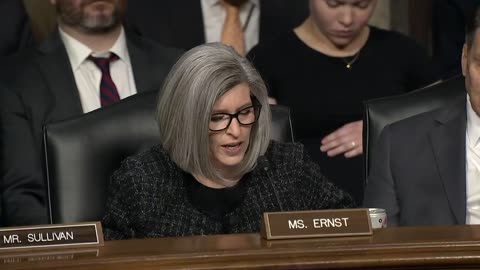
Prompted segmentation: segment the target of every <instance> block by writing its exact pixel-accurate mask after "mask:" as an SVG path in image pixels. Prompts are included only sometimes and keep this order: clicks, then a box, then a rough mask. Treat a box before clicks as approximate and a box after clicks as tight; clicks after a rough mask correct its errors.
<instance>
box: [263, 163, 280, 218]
mask: <svg viewBox="0 0 480 270" xmlns="http://www.w3.org/2000/svg"><path fill="white" fill-rule="evenodd" d="M257 166H259V168H261V169H262V170H264V171H265V174H266V175H267V179H268V182H269V183H270V185H271V186H272V189H273V194H274V195H275V199H276V201H277V204H278V206H279V207H280V211H282V212H283V206H282V202H281V201H280V195H279V194H278V191H277V188H276V187H275V184H274V183H273V180H272V176H271V174H270V161H268V159H267V158H266V157H265V156H260V157H259V158H258V160H257Z"/></svg>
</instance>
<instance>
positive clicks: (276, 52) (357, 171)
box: [248, 27, 437, 202]
mask: <svg viewBox="0 0 480 270" xmlns="http://www.w3.org/2000/svg"><path fill="white" fill-rule="evenodd" d="M248 57H249V58H250V59H251V60H252V62H253V63H254V65H255V66H256V68H257V69H258V71H259V72H260V73H261V75H262V77H263V79H264V80H265V82H266V84H267V87H268V89H269V93H270V95H271V96H272V97H274V98H276V99H277V101H278V103H279V104H283V105H287V106H289V107H290V108H291V110H292V117H293V126H294V129H295V130H294V131H295V135H296V137H297V140H300V141H301V142H303V143H304V144H305V146H306V149H307V151H308V152H309V153H310V156H311V157H312V158H313V159H314V160H316V161H317V162H319V163H320V165H321V167H322V169H323V172H324V174H325V175H326V176H327V177H328V178H329V179H332V181H335V182H336V183H337V184H338V185H340V187H343V188H345V190H347V191H348V192H349V193H350V194H352V195H353V196H354V197H355V199H356V201H357V202H360V201H361V197H362V194H363V172H362V157H357V158H353V159H346V158H344V157H343V156H338V157H335V158H329V157H328V156H327V155H326V154H323V153H321V152H320V150H319V148H320V142H321V139H322V138H323V137H324V136H325V135H327V134H329V133H331V132H332V131H334V130H336V129H337V128H339V127H341V126H342V125H344V124H346V123H349V122H353V121H357V120H361V119H362V116H363V101H365V100H368V99H373V98H379V97H384V96H391V95H396V94H402V93H405V92H407V91H410V90H413V89H416V88H419V87H422V86H425V85H428V84H430V83H432V82H434V81H435V80H436V79H437V72H436V70H435V67H434V66H432V64H431V62H430V59H429V58H428V56H427V54H426V52H425V51H424V50H423V49H422V48H420V47H419V46H418V45H417V44H416V43H415V42H413V41H412V40H410V39H409V38H407V37H405V36H403V35H401V34H399V33H396V32H392V31H384V30H381V29H378V28H375V27H371V31H370V36H369V38H368V41H367V43H366V44H365V46H364V47H363V48H362V49H361V51H360V54H359V55H358V58H357V59H356V60H355V61H354V63H353V64H352V68H351V69H347V68H346V62H349V61H351V60H353V58H354V57H355V56H352V57H350V58H348V57H347V58H341V57H331V56H328V55H325V54H323V53H321V52H318V51H316V50H314V49H312V48H310V47H308V46H307V45H306V44H305V43H303V41H301V40H300V39H299V38H298V37H297V35H296V34H295V33H294V32H293V31H291V32H289V33H288V34H286V35H284V36H283V37H281V38H279V39H277V40H275V41H274V42H272V43H263V44H260V45H258V46H257V47H255V48H254V49H252V51H251V52H250V53H249V55H248Z"/></svg>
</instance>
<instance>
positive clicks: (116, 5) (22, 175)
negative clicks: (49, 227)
mask: <svg viewBox="0 0 480 270" xmlns="http://www.w3.org/2000/svg"><path fill="white" fill-rule="evenodd" d="M51 3H52V4H53V5H55V7H56V9H57V18H58V31H57V32H55V33H54V34H53V35H52V36H51V37H50V38H49V39H48V40H46V41H45V42H44V43H43V44H41V45H40V46H39V47H38V48H35V49H32V50H31V51H28V52H26V53H25V54H22V55H19V56H18V58H17V59H14V60H16V61H12V62H11V63H10V64H11V68H14V66H15V67H16V68H17V69H18V72H16V76H14V77H12V78H9V80H8V82H6V83H5V84H6V85H5V86H6V89H4V90H3V91H0V123H1V125H0V150H1V151H2V152H1V156H2V157H5V158H2V164H1V177H2V178H3V184H2V189H1V194H2V195H1V197H2V207H3V209H2V219H3V225H7V226H8V225H27V224H44V223H48V222H49V220H48V215H47V195H46V183H45V173H46V172H45V169H44V165H43V164H44V158H43V155H42V153H43V151H42V149H43V143H42V142H43V141H42V128H43V126H44V125H45V124H46V123H50V122H55V121H59V120H63V119H67V118H71V117H75V116H78V115H80V114H82V113H87V112H89V111H92V110H95V109H99V108H101V107H105V106H108V105H110V104H112V103H115V102H117V101H119V100H120V99H122V98H125V97H127V96H130V95H133V94H135V93H137V92H142V91H153V90H157V89H160V87H161V84H162V82H163V78H164V77H165V76H166V74H167V72H168V71H169V69H170V67H171V66H172V65H173V64H174V63H175V61H176V60H177V58H178V56H179V55H180V51H178V50H177V49H171V48H167V47H163V46H160V45H157V44H156V43H154V42H151V41H148V40H146V39H143V38H140V37H137V36H135V35H133V34H132V33H128V32H126V31H124V28H123V26H122V21H123V18H124V15H125V12H126V5H127V1H126V0H110V1H90V0H51ZM2 64H5V63H2Z"/></svg>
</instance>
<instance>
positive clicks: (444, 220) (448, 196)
mask: <svg viewBox="0 0 480 270" xmlns="http://www.w3.org/2000/svg"><path fill="white" fill-rule="evenodd" d="M465 97H466V96H465V95H464V96H461V97H459V98H457V99H455V100H454V101H453V102H452V103H451V105H450V106H447V107H443V108H441V109H438V110H434V111H430V112H426V113H423V114H419V115H417V116H414V117H411V118H407V119H405V120H402V121H399V122H396V123H393V124H391V125H389V126H387V127H385V128H384V130H383V131H382V134H381V135H380V139H379V143H378V146H377V147H376V148H375V149H373V150H374V151H375V153H376V154H375V156H374V157H373V158H374V160H372V163H371V166H372V167H371V171H370V175H369V176H368V184H367V187H366V191H365V199H364V205H365V206H367V207H377V208H384V209H386V211H387V216H388V226H397V225H400V226H403V225H450V224H465V216H466V191H465V188H466V172H465V164H466V163H465V153H466V152H465V131H466V119H467V116H466V98H465Z"/></svg>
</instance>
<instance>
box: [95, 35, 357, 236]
mask: <svg viewBox="0 0 480 270" xmlns="http://www.w3.org/2000/svg"><path fill="white" fill-rule="evenodd" d="M157 119H158V125H159V128H160V136H159V139H160V140H159V141H160V143H161V145H158V146H155V147H153V148H151V149H150V150H149V151H146V152H144V153H142V154H139V155H136V156H133V157H130V158H127V159H126V160H125V161H124V162H123V163H122V166H121V168H120V169H119V170H118V171H116V172H115V173H114V175H113V176H112V179H111V183H110V185H109V187H108V189H109V192H108V199H107V210H106V215H105V217H104V220H103V226H104V228H105V235H106V238H107V239H125V238H147V237H160V236H185V235H208V234H225V233H249V232H259V231H260V219H261V216H262V213H263V212H270V211H292V210H308V209H325V208H327V209H328V208H345V207H353V205H354V204H353V200H352V199H351V197H350V196H349V195H347V194H346V193H344V192H343V191H341V190H339V189H338V188H337V187H335V186H334V185H333V184H332V183H330V182H329V181H328V180H327V179H326V178H325V177H323V175H322V174H321V173H320V168H319V166H318V165H317V164H316V163H314V162H311V161H310V160H309V159H308V158H307V157H306V156H305V152H304V149H303V146H302V145H301V144H293V143H277V142H271V141H270V125H271V123H270V121H271V115H270V108H269V105H268V95H267V90H266V88H265V85H264V83H263V81H262V79H261V77H260V75H259V74H258V73H257V72H256V70H255V69H254V68H253V67H252V66H251V65H250V64H249V62H248V61H247V60H246V59H245V58H243V57H241V56H240V55H239V54H237V53H236V52H235V51H234V50H233V49H232V48H231V47H227V46H225V45H221V44H206V45H201V46H199V47H196V48H193V49H191V50H190V51H188V52H187V53H185V54H184V55H183V56H182V58H181V59H180V60H179V61H178V62H177V64H176V65H175V66H174V67H173V69H172V70H171V71H170V74H169V76H168V77H167V79H166V82H165V84H164V87H163V89H162V92H161V94H160V98H159V101H158V111H157Z"/></svg>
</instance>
